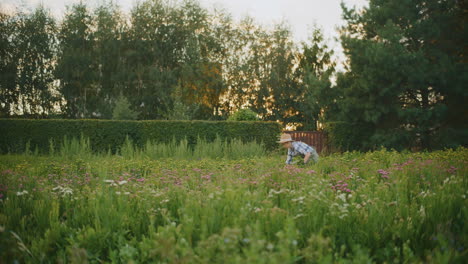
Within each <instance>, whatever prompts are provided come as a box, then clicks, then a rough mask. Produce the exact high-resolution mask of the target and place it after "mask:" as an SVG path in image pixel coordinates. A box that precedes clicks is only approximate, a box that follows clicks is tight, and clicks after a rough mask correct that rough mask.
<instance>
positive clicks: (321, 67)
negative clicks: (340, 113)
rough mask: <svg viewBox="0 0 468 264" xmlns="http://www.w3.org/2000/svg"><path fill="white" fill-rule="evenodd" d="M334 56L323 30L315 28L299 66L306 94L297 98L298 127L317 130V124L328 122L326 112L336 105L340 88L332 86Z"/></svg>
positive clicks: (298, 70) (297, 73)
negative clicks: (335, 100) (335, 101)
mask: <svg viewBox="0 0 468 264" xmlns="http://www.w3.org/2000/svg"><path fill="white" fill-rule="evenodd" d="M332 55H333V51H331V50H330V49H329V48H328V46H327V44H326V43H325V40H324V37H323V33H322V31H321V30H320V29H319V28H318V27H314V28H313V30H312V35H311V37H310V39H309V41H308V42H302V52H301V53H300V55H299V67H298V68H297V70H296V73H295V74H296V76H297V78H298V79H299V80H301V82H300V85H301V86H303V95H302V96H300V97H298V98H299V99H298V100H297V101H296V104H297V109H298V110H299V112H300V115H298V119H297V121H296V122H298V123H299V124H300V125H299V126H298V128H297V129H304V130H316V129H317V123H318V122H325V120H326V119H327V116H326V115H325V114H326V113H328V112H330V111H332V109H333V107H334V102H333V98H335V97H336V95H335V93H336V89H334V88H333V87H332V83H331V78H332V77H333V74H334V73H335V62H334V61H333V60H332Z"/></svg>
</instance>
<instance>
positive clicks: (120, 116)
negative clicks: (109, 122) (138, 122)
mask: <svg viewBox="0 0 468 264" xmlns="http://www.w3.org/2000/svg"><path fill="white" fill-rule="evenodd" d="M137 117H138V113H137V112H135V111H133V110H132V109H130V103H129V102H128V100H127V98H126V97H125V96H123V95H120V96H119V97H118V98H117V101H116V102H115V107H114V110H113V111H112V119H114V120H135V119H137Z"/></svg>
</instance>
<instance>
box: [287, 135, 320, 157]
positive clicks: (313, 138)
mask: <svg viewBox="0 0 468 264" xmlns="http://www.w3.org/2000/svg"><path fill="white" fill-rule="evenodd" d="M283 133H287V134H290V135H291V137H292V139H293V140H295V141H302V142H304V143H306V144H307V145H310V146H312V147H314V148H315V150H316V151H317V152H318V153H321V152H322V151H323V150H324V149H326V148H327V146H326V144H327V134H326V133H325V132H321V131H283Z"/></svg>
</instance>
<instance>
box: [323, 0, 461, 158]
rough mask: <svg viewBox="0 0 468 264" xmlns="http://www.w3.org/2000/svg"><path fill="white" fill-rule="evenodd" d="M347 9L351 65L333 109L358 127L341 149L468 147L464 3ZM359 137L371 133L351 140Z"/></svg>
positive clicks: (334, 116) (400, 0) (403, 1)
mask: <svg viewBox="0 0 468 264" xmlns="http://www.w3.org/2000/svg"><path fill="white" fill-rule="evenodd" d="M343 9H344V17H345V19H346V20H347V21H348V25H347V26H345V27H344V28H343V31H342V32H343V33H342V36H341V41H342V44H343V47H344V50H345V54H346V55H347V56H348V58H349V62H348V67H347V72H346V73H343V74H340V75H339V76H338V78H337V86H336V88H334V90H335V91H336V93H334V94H332V97H331V104H330V105H331V107H330V109H329V110H328V113H327V116H328V117H329V119H328V121H340V122H344V123H346V124H349V126H352V127H353V129H349V130H348V135H349V137H348V138H349V139H348V142H344V141H343V144H344V145H343V148H345V149H346V148H348V147H351V148H352V149H361V150H366V149H375V148H378V147H380V146H384V147H388V148H396V149H403V148H413V147H416V148H423V149H431V148H444V147H447V146H457V145H458V146H459V145H467V144H468V142H467V140H466V139H467V137H466V135H467V134H468V127H467V124H468V120H467V116H468V114H467V108H466V107H465V105H466V104H467V103H468V101H467V100H468V94H467V92H466V91H467V90H466V89H465V88H464V87H465V86H466V80H467V79H468V74H467V71H466V66H465V65H466V63H465V62H464V61H463V60H462V59H460V58H463V57H466V49H465V48H464V46H465V43H466V41H467V36H468V33H467V28H466V27H461V26H459V25H461V24H464V23H465V22H466V18H465V16H464V15H463V12H464V11H463V10H464V4H462V2H460V1H437V0H430V1H425V2H424V3H423V4H421V3H419V2H418V1H407V0H396V1H380V0H371V1H370V2H369V7H368V8H365V9H364V10H354V9H347V8H345V7H343ZM449 131H450V132H449ZM342 132H343V133H346V131H344V130H343V131H342ZM340 133H341V132H340ZM449 133H451V134H452V137H451V138H450V137H448V136H447V135H448V134H449ZM355 134H363V135H366V137H365V138H364V139H363V140H361V141H360V142H356V141H355V142H352V140H356V137H355V136H354V135H355ZM343 135H344V134H343ZM331 137H333V135H331ZM339 137H341V138H343V139H345V138H346V136H341V135H340V136H339Z"/></svg>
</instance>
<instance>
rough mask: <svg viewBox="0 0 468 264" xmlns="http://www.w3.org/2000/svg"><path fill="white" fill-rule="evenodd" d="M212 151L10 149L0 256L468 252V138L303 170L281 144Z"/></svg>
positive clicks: (249, 258) (202, 259) (459, 258)
mask: <svg viewBox="0 0 468 264" xmlns="http://www.w3.org/2000/svg"><path fill="white" fill-rule="evenodd" d="M205 148H206V149H205V150H204V151H205V152H203V151H201V150H199V152H198V154H197V155H195V154H194V153H193V152H192V154H191V155H190V157H188V158H187V157H185V158H184V154H183V153H182V152H180V153H179V154H180V155H179V156H177V155H174V156H172V157H169V156H170V155H169V156H168V157H159V158H158V155H160V156H163V154H158V155H156V154H154V153H153V154H154V155H150V154H151V153H152V152H150V151H149V150H146V152H145V151H142V152H139V151H136V150H134V149H132V148H131V146H128V147H127V149H126V150H125V151H122V153H121V155H111V154H108V155H105V154H102V155H93V154H91V153H89V151H88V150H86V147H84V148H83V147H81V148H80V147H76V148H75V150H73V147H71V148H70V149H63V148H62V152H61V153H55V154H53V155H49V156H40V155H34V153H32V152H30V151H26V153H25V154H23V155H3V156H0V249H1V250H0V262H1V263H269V264H270V263H370V262H376V263H382V262H387V263H418V262H422V263H463V262H464V261H465V260H466V258H467V257H468V256H467V252H468V251H467V245H468V239H467V234H468V230H467V226H466V225H465V223H466V222H467V220H468V219H467V216H468V207H467V199H466V196H468V188H467V187H468V179H467V175H468V166H467V165H468V164H467V163H468V149H464V148H460V149H458V150H446V151H439V152H431V153H398V152H393V151H386V150H382V151H376V152H371V153H344V154H335V155H330V156H326V157H321V160H320V162H319V163H318V164H312V165H307V166H306V167H305V166H288V165H285V164H284V159H285V156H281V155H280V154H270V155H265V154H264V153H261V156H257V155H256V153H257V152H256V150H255V149H256V148H255V147H254V148H252V149H253V150H251V152H249V153H250V154H251V155H247V156H242V155H240V154H239V155H237V156H232V157H229V155H227V154H226V155H224V156H223V158H216V156H215V157H211V158H203V153H209V152H210V151H209V150H212V151H215V150H214V149H213V146H205ZM80 149H81V152H80ZM150 149H151V146H150ZM241 152H242V148H239V153H241ZM260 152H261V151H260ZM260 152H258V153H260ZM161 153H162V152H161ZM15 261H17V262H15Z"/></svg>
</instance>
